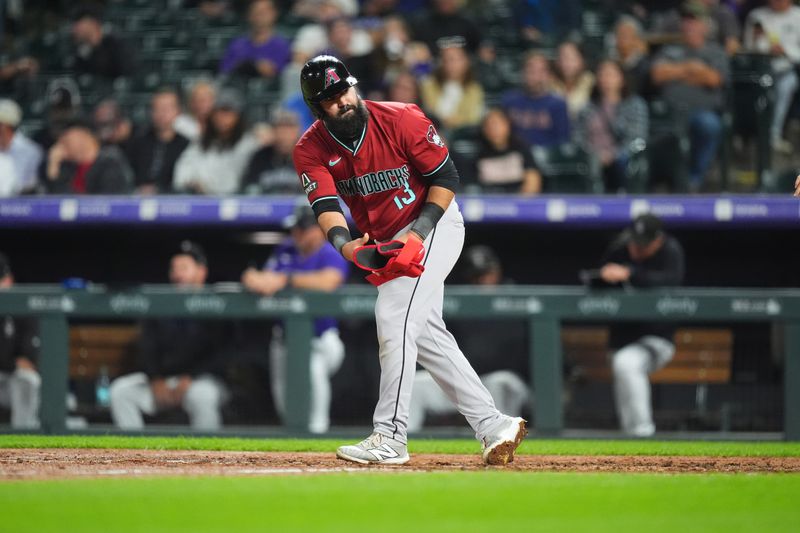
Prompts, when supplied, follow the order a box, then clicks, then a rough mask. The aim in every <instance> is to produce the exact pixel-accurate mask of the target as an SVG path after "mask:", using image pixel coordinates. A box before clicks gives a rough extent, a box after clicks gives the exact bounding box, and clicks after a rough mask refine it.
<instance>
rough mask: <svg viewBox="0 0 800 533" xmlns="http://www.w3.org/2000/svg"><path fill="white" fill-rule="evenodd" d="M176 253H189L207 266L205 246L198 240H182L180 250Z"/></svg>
mask: <svg viewBox="0 0 800 533" xmlns="http://www.w3.org/2000/svg"><path fill="white" fill-rule="evenodd" d="M175 255H188V256H189V257H191V258H192V259H194V260H195V261H196V262H197V263H199V264H201V265H203V266H207V265H208V259H207V258H206V253H205V251H204V250H203V248H202V247H201V246H200V245H199V244H197V243H196V242H192V241H188V240H187V241H181V243H180V244H179V245H178V250H177V251H176V252H175Z"/></svg>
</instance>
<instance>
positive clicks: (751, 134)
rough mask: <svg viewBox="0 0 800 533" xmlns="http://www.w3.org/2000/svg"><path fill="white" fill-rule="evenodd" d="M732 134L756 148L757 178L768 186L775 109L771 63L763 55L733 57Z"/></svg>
mask: <svg viewBox="0 0 800 533" xmlns="http://www.w3.org/2000/svg"><path fill="white" fill-rule="evenodd" d="M731 82H732V93H733V95H732V104H731V109H735V110H736V113H734V114H733V117H732V122H733V124H732V129H733V132H734V133H735V134H737V135H739V136H741V137H742V138H743V139H744V140H747V141H754V142H755V146H756V158H755V159H756V165H755V166H756V175H757V176H758V181H759V184H761V186H762V187H767V188H768V187H769V185H768V184H767V183H766V182H768V181H769V175H770V172H771V169H772V147H771V146H770V141H769V129H770V124H771V123H772V113H773V108H774V106H775V88H774V79H773V77H772V60H771V58H770V57H769V56H766V55H763V54H736V55H735V56H733V57H732V58H731Z"/></svg>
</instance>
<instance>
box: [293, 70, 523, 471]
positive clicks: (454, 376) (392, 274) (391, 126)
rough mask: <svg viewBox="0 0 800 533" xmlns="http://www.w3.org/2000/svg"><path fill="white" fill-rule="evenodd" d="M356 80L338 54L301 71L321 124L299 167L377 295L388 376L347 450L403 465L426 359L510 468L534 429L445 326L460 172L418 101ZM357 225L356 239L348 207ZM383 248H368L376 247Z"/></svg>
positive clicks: (309, 134)
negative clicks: (495, 393) (369, 424)
mask: <svg viewBox="0 0 800 533" xmlns="http://www.w3.org/2000/svg"><path fill="white" fill-rule="evenodd" d="M356 84H357V80H356V79H355V78H354V77H353V76H351V75H350V72H349V71H348V70H347V68H346V67H345V65H344V64H343V63H342V62H341V61H339V60H338V59H336V58H335V57H333V56H325V55H323V56H317V57H315V58H313V59H311V60H310V61H309V62H308V63H306V64H305V65H304V66H303V69H302V71H301V73H300V85H301V88H302V92H303V97H304V99H305V101H306V104H307V105H308V107H309V108H310V109H311V111H312V113H314V115H315V116H316V117H317V119H318V120H317V121H316V122H314V124H312V125H311V127H310V128H309V129H308V130H306V132H305V133H304V134H303V136H302V137H301V138H300V140H299V141H298V142H297V146H296V147H295V150H294V163H295V168H296V170H297V174H298V176H299V177H300V181H301V184H302V186H303V189H304V190H305V192H306V195H307V196H308V200H309V202H310V204H311V207H312V208H313V209H314V213H315V214H316V216H317V220H318V222H319V224H320V226H321V227H322V229H323V231H324V232H325V234H326V235H327V237H328V240H329V241H330V242H331V244H332V245H333V246H334V248H336V250H338V251H339V252H340V253H341V254H342V255H343V256H344V257H345V259H347V260H349V261H353V262H355V263H356V264H357V265H358V266H360V267H362V268H365V269H366V270H369V271H370V275H369V276H368V277H367V279H368V280H369V281H370V282H371V283H373V284H374V285H376V286H377V287H378V300H377V303H376V305H375V320H376V323H377V329H378V342H379V345H380V347H379V358H380V364H381V378H380V391H379V398H378V404H377V406H376V407H375V413H374V416H373V425H374V432H373V433H372V434H371V435H370V436H369V437H367V438H366V439H364V440H363V441H361V442H360V443H358V444H355V445H352V446H342V447H340V448H339V449H338V450H337V456H338V457H339V458H341V459H345V460H348V461H353V462H356V463H364V464H369V463H379V464H403V463H405V462H407V461H408V460H409V456H408V448H407V438H406V437H407V432H408V427H407V426H408V414H409V405H410V401H411V389H412V385H413V383H414V373H415V367H416V364H417V361H419V363H421V364H422V365H423V366H424V367H425V368H426V369H427V370H428V371H429V372H430V373H431V375H432V376H433V378H434V379H435V380H436V382H437V383H438V384H439V386H440V387H441V388H442V390H443V391H444V392H445V393H446V394H447V396H448V397H449V398H450V400H451V401H452V402H453V403H454V404H455V405H456V408H457V409H458V411H459V412H460V413H461V414H463V415H464V416H465V417H466V419H467V421H468V422H469V424H470V425H471V426H472V428H473V429H474V431H475V435H476V437H477V438H478V440H480V441H481V443H482V444H483V459H484V461H485V462H486V463H487V464H506V463H508V462H510V461H512V460H513V458H514V451H515V450H516V448H517V447H518V446H519V444H520V442H521V441H522V439H523V438H524V436H525V434H526V428H525V420H523V419H522V418H519V417H510V416H507V415H504V414H502V413H500V412H499V411H498V410H497V408H496V407H495V404H494V401H493V400H492V397H491V395H490V394H489V392H488V391H487V390H486V387H484V386H483V384H482V383H481V381H480V379H478V375H477V374H476V373H475V371H474V370H473V369H472V367H471V366H470V364H469V362H468V361H467V359H466V358H465V357H464V354H463V353H461V350H459V348H458V345H457V344H456V341H455V339H454V338H453V336H452V335H451V334H450V332H449V331H448V330H447V328H446V326H445V324H444V321H443V320H442V301H443V297H444V280H445V278H446V277H447V275H448V274H449V273H450V270H451V269H452V268H453V265H454V264H455V263H456V261H457V259H458V256H459V254H460V253H461V248H462V246H463V243H464V221H463V218H462V217H461V213H460V212H459V210H458V206H457V205H456V203H455V202H453V197H454V193H453V189H454V188H455V186H456V185H457V183H458V172H457V171H456V168H455V165H453V163H452V161H451V160H450V156H449V154H448V151H447V147H446V146H445V144H444V142H443V141H442V139H441V137H440V136H439V134H438V133H437V132H436V129H435V128H434V127H433V124H431V122H430V120H428V118H427V117H426V116H425V115H424V114H423V113H422V111H420V109H419V108H418V107H417V106H416V105H413V104H400V103H395V102H372V101H365V100H362V99H361V97H360V96H359V95H358V93H357V92H356V89H355V85H356ZM340 198H341V199H342V200H344V202H345V203H346V204H347V206H348V207H349V208H350V213H351V214H352V217H353V220H354V221H355V224H356V226H357V228H358V229H359V230H360V231H362V232H364V234H363V236H362V237H360V238H356V239H354V238H352V236H351V235H350V230H349V229H348V226H347V221H346V219H345V217H344V215H343V213H342V208H341V206H340V204H339V199H340ZM371 238H372V239H374V240H375V242H376V244H373V245H369V244H368V242H369V241H370V239H371Z"/></svg>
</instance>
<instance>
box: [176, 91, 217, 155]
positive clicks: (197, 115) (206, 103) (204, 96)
mask: <svg viewBox="0 0 800 533" xmlns="http://www.w3.org/2000/svg"><path fill="white" fill-rule="evenodd" d="M216 99H217V89H216V88H215V87H214V84H213V83H211V82H210V81H208V80H199V81H196V82H195V83H194V84H193V85H192V87H191V88H190V89H189V98H188V100H189V103H188V106H187V107H188V110H189V112H188V113H182V114H180V115H178V118H176V119H175V131H177V132H178V133H180V134H181V135H183V136H184V137H186V138H187V139H189V140H190V141H196V140H198V139H200V137H201V136H202V135H203V131H204V128H205V125H206V124H207V123H208V117H209V116H211V111H212V110H213V109H214V101H215V100H216Z"/></svg>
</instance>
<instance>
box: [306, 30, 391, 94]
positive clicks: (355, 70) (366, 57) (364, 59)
mask: <svg viewBox="0 0 800 533" xmlns="http://www.w3.org/2000/svg"><path fill="white" fill-rule="evenodd" d="M325 31H326V35H327V39H328V46H327V48H325V49H324V50H320V51H319V53H320V54H327V55H332V56H334V57H337V58H339V59H341V60H342V61H345V62H347V69H348V70H349V71H350V73H351V74H352V75H353V76H355V77H356V79H357V80H358V84H359V86H361V91H363V92H365V93H366V92H368V91H370V90H372V89H374V87H375V86H376V85H378V84H379V83H380V81H381V77H382V73H381V72H380V70H379V66H378V65H374V61H375V57H374V56H373V55H372V52H374V50H375V49H374V48H373V49H372V51H371V52H370V53H369V54H359V53H356V52H354V51H353V23H352V21H351V20H350V19H348V18H347V17H337V18H335V19H332V20H329V21H327V22H326V23H325ZM376 67H378V68H376Z"/></svg>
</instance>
